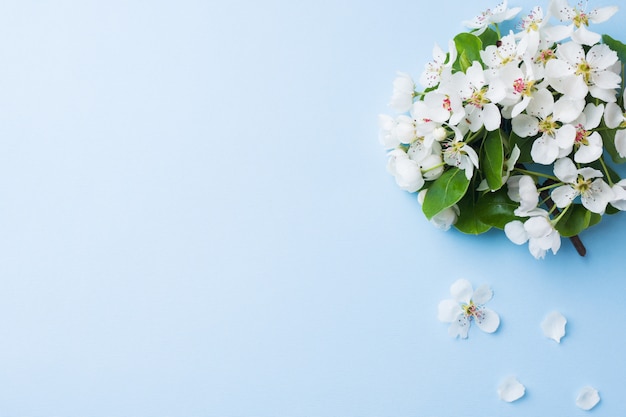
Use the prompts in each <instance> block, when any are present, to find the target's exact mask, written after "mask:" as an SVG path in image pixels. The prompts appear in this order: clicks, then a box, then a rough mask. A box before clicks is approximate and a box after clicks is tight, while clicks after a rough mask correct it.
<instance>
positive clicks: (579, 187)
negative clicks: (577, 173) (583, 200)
mask: <svg viewBox="0 0 626 417" xmlns="http://www.w3.org/2000/svg"><path fill="white" fill-rule="evenodd" d="M589 188H591V180H590V179H589V180H586V179H584V178H582V177H578V180H577V181H576V184H574V189H575V190H576V191H578V192H579V193H580V194H585V193H586V192H587V191H588V190H589Z"/></svg>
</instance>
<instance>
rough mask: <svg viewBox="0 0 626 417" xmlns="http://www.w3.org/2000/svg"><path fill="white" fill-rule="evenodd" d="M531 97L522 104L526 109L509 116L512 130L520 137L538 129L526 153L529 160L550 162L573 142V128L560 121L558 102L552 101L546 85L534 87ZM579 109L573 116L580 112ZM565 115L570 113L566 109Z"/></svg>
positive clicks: (561, 117) (531, 134)
mask: <svg viewBox="0 0 626 417" xmlns="http://www.w3.org/2000/svg"><path fill="white" fill-rule="evenodd" d="M533 97H534V98H533V100H532V101H531V102H530V103H528V106H527V107H526V113H522V114H520V115H518V116H517V117H515V118H513V120H512V121H511V124H512V127H513V132H515V134H517V135H519V136H520V137H529V136H535V135H537V134H538V133H541V136H540V137H539V138H537V139H535V141H534V142H533V146H532V148H531V152H530V155H531V157H532V158H533V161H535V162H537V163H539V164H543V165H550V164H552V163H553V162H554V161H555V160H556V159H557V158H558V157H559V156H560V154H561V153H562V152H563V149H567V148H568V147H569V146H571V144H572V143H573V142H574V139H575V138H576V129H575V128H574V126H572V125H569V124H563V118H564V115H563V112H560V111H559V106H557V104H556V103H555V102H554V97H553V96H552V93H551V92H550V91H549V90H548V89H546V88H542V89H540V90H538V91H536V92H535V93H534V94H533ZM561 100H563V98H561ZM559 101H560V100H559ZM577 107H578V104H577V103H572V105H570V106H569V108H570V110H571V109H577ZM580 111H582V108H580ZM580 111H579V112H578V114H576V115H575V117H574V118H573V119H575V118H576V117H577V116H578V115H579V114H580ZM566 116H567V118H569V117H571V116H572V115H571V114H569V113H567V114H566ZM573 119H572V120H573ZM570 151H571V148H570ZM567 153H569V151H568V152H567Z"/></svg>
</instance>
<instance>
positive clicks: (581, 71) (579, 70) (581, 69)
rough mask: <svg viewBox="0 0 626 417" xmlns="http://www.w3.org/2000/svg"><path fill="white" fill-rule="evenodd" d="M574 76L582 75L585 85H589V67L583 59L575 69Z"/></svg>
mask: <svg viewBox="0 0 626 417" xmlns="http://www.w3.org/2000/svg"><path fill="white" fill-rule="evenodd" d="M576 75H582V76H583V79H584V80H585V83H587V85H590V84H591V66H590V65H589V63H588V62H587V61H585V60H584V59H583V60H582V61H580V63H579V64H578V66H577V67H576Z"/></svg>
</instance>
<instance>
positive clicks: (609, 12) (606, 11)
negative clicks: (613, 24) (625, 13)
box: [589, 6, 619, 23]
mask: <svg viewBox="0 0 626 417" xmlns="http://www.w3.org/2000/svg"><path fill="white" fill-rule="evenodd" d="M618 9H619V8H618V7H617V6H608V7H600V8H599V9H593V10H592V11H590V12H589V20H591V21H592V22H593V23H602V22H604V21H606V20H608V19H610V18H611V16H613V15H614V14H615V13H617V11H618Z"/></svg>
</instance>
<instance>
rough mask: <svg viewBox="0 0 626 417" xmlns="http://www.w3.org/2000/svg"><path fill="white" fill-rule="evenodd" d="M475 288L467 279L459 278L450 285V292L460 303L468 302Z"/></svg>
mask: <svg viewBox="0 0 626 417" xmlns="http://www.w3.org/2000/svg"><path fill="white" fill-rule="evenodd" d="M473 293H474V290H473V289H472V284H471V283H470V282H469V281H468V280H466V279H463V278H461V279H458V280H456V281H455V282H454V283H453V284H452V285H451V286H450V294H451V295H452V298H454V299H455V300H456V301H458V302H459V303H465V304H468V303H469V302H470V300H471V298H472V294H473Z"/></svg>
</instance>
